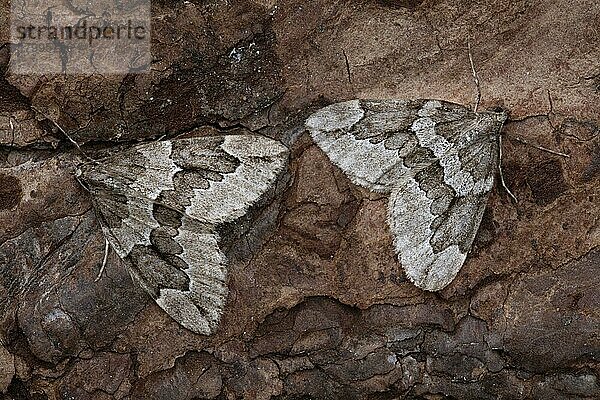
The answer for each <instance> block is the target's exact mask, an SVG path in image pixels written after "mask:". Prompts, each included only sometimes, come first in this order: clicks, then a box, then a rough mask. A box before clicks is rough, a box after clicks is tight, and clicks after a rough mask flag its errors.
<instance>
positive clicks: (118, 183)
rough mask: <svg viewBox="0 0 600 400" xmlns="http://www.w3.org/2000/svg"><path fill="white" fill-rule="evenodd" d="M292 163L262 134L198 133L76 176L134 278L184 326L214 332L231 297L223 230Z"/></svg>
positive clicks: (114, 158) (84, 167)
mask: <svg viewBox="0 0 600 400" xmlns="http://www.w3.org/2000/svg"><path fill="white" fill-rule="evenodd" d="M287 157H288V150H287V148H286V147H285V146H284V145H282V144H281V143H279V142H277V141H275V140H272V139H268V138H265V137H262V136H255V135H226V136H210V137H197V138H189V139H178V140H167V141H158V142H153V143H149V144H142V145H139V146H136V147H133V148H132V149H129V150H127V151H124V152H121V153H118V154H116V155H114V156H111V157H108V158H105V159H103V160H100V161H95V162H89V163H86V164H84V165H82V166H81V167H80V168H79V170H78V171H77V176H78V179H79V180H80V181H81V182H82V184H83V185H84V186H85V187H86V188H87V190H88V191H89V192H90V194H91V200H92V204H93V206H94V209H95V211H96V215H97V217H98V220H99V222H100V226H101V228H102V232H103V233H104V236H105V237H106V239H107V241H108V243H109V244H110V245H111V247H112V248H113V249H114V250H115V252H116V253H117V254H118V255H119V257H120V258H121V259H122V260H123V261H124V262H125V265H126V266H127V268H128V270H129V273H130V275H131V277H132V278H133V280H134V281H136V282H137V283H139V284H140V285H141V287H142V288H144V289H145V290H146V291H147V292H148V293H149V294H150V296H152V298H153V299H154V300H155V301H156V303H157V304H158V305H159V306H160V307H161V308H162V309H163V310H164V311H166V312H167V313H168V314H169V315H170V316H171V317H172V318H173V319H175V320H176V321H177V322H178V323H179V324H181V325H182V326H184V327H185V328H187V329H189V330H191V331H193V332H196V333H200V334H204V335H208V334H211V333H212V332H214V330H215V329H216V327H217V325H218V323H219V320H220V317H221V314H222V313H223V309H224V305H225V302H226V297H227V284H226V279H227V258H226V256H225V255H224V254H223V251H222V250H221V248H220V247H219V246H220V239H221V238H220V236H219V229H220V228H221V227H223V226H224V224H229V223H235V221H237V220H238V219H239V218H241V217H243V216H244V215H245V214H246V213H247V212H248V210H249V208H250V207H251V206H252V205H254V204H255V203H257V201H259V200H260V199H261V198H262V197H263V196H264V195H265V193H266V192H268V191H269V189H270V188H272V187H273V185H274V184H275V183H276V181H277V179H278V176H279V175H280V174H281V172H282V171H283V170H284V167H285V165H286V161H287Z"/></svg>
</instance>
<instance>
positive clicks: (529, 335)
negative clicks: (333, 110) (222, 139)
mask: <svg viewBox="0 0 600 400" xmlns="http://www.w3.org/2000/svg"><path fill="white" fill-rule="evenodd" d="M1 4H2V9H1V11H0V13H1V15H2V18H1V19H0V21H1V22H0V28H1V29H2V33H1V35H2V36H1V37H2V40H1V42H2V43H6V42H7V37H8V31H7V29H8V28H7V23H6V22H5V21H7V19H8V15H9V14H8V9H9V8H8V4H7V1H6V0H2V2H1ZM152 12H153V18H154V20H153V54H154V57H155V59H156V60H159V61H157V63H156V64H155V65H153V71H152V72H151V73H148V74H142V75H132V76H93V77H87V78H81V77H75V76H42V77H39V76H36V77H33V76H14V75H11V74H9V73H8V72H5V69H6V68H5V67H6V65H7V63H8V59H9V55H8V47H7V46H2V47H0V62H1V65H2V66H3V68H2V71H3V77H2V78H1V79H0V144H1V145H2V150H1V151H0V163H1V165H0V167H2V169H1V170H0V307H1V308H2V313H1V320H0V330H1V333H2V335H1V341H0V344H1V345H0V392H2V393H3V394H1V395H0V397H1V398H3V399H102V400H104V399H205V398H206V399H215V398H220V399H234V398H248V399H269V398H282V399H283V398H286V399H287V398H290V399H301V398H315V399H336V398H345V399H352V398H356V399H359V398H366V399H393V398H415V399H419V398H421V399H441V398H456V399H597V398H600V381H599V378H600V363H599V361H600V360H599V359H600V338H599V335H598V331H599V327H600V307H599V304H600V290H599V287H600V247H599V245H600V219H599V215H600V213H599V211H600V139H599V136H598V134H599V127H598V126H599V125H598V124H599V121H600V117H599V114H598V106H597V105H598V104H600V61H599V60H600V38H599V37H598V23H599V21H600V7H599V6H598V4H597V2H596V1H593V0H572V1H566V0H548V1H541V0H538V1H527V0H524V1H508V0H500V1H495V2H484V1H481V2H467V1H458V2H457V1H450V0H439V1H437V0H436V1H419V0H398V1H392V0H389V1H384V0H379V1H377V0H370V1H335V0H326V1H323V0H316V1H310V2H304V1H295V0H293V1H285V2H283V1H281V2H278V1H276V0H262V1H258V0H257V1H255V2H251V1H248V0H240V1H233V2H225V1H208V2H204V1H202V2H201V1H193V2H188V1H186V2H169V1H156V2H154V4H153V10H152ZM467 42H470V45H471V49H472V56H473V60H474V63H475V66H476V68H477V70H478V73H479V77H480V81H481V91H482V99H483V102H482V105H481V107H483V108H487V107H495V106H500V107H502V108H504V109H506V110H508V111H509V112H510V120H509V121H508V123H507V124H506V126H505V129H504V132H505V134H504V140H503V143H502V147H503V159H502V164H503V170H504V174H505V178H506V182H507V185H508V187H510V188H511V189H512V191H513V192H514V193H515V195H516V196H517V198H518V199H519V201H518V203H514V202H512V201H511V200H510V198H509V197H508V195H507V194H506V192H505V191H504V190H503V189H502V187H501V186H500V185H497V186H496V188H495V189H494V191H493V193H492V195H491V198H490V201H489V203H488V206H487V210H486V214H485V216H484V221H483V223H482V225H481V227H480V230H479V233H478V236H477V239H476V242H475V246H474V249H473V251H472V253H471V254H470V256H469V257H468V259H467V262H466V263H465V265H464V266H463V268H462V270H461V271H460V272H459V274H458V277H457V279H456V280H455V281H454V282H453V283H452V284H451V285H450V286H449V287H447V288H446V289H445V290H443V291H441V292H439V293H426V292H423V291H421V290H418V289H417V288H415V287H414V286H413V285H411V284H410V283H409V282H408V281H407V280H406V279H405V277H404V275H403V273H402V269H401V268H400V266H399V265H398V262H397V261H396V258H395V255H394V252H393V248H392V238H391V236H390V233H389V231H388V228H387V226H386V224H385V215H386V210H385V207H386V198H385V197H381V196H377V195H374V194H371V193H367V192H366V191H364V190H362V189H360V188H358V187H356V186H354V185H352V184H351V183H350V182H349V181H348V179H346V178H345V177H344V176H343V174H342V173H341V172H340V171H339V170H338V169H336V168H335V167H333V166H332V165H331V163H330V162H329V160H328V159H327V157H326V156H325V155H324V154H323V153H322V152H321V151H320V150H318V149H317V147H316V146H315V145H314V144H313V143H312V141H311V139H310V137H309V136H308V135H307V134H306V132H305V131H304V130H303V128H302V121H303V120H304V118H305V117H306V116H307V115H308V114H309V113H310V112H311V111H313V110H314V109H316V108H317V107H319V106H323V105H325V104H327V103H330V102H332V101H341V100H345V99H351V98H357V97H360V98H439V99H443V100H448V101H453V102H457V103H461V104H473V103H474V99H475V95H474V93H475V90H474V84H473V78H472V75H471V69H470V66H469V58H468V51H467ZM232 50H235V57H232ZM59 127H60V129H59ZM227 127H229V128H230V127H237V128H240V129H242V128H243V129H248V130H251V131H255V132H259V133H262V134H265V135H268V136H271V137H274V138H277V139H280V140H282V141H283V142H284V143H286V144H288V145H290V146H291V151H292V153H291V157H290V167H289V171H290V176H291V179H289V180H288V186H287V188H286V189H285V190H283V192H282V194H281V195H280V196H279V199H278V200H277V201H278V202H279V203H278V204H279V205H278V206H277V207H273V208H272V209H273V210H275V211H273V212H272V215H271V217H270V218H271V221H270V222H271V224H265V226H268V228H265V229H264V230H265V232H264V235H263V242H262V243H260V244H259V245H257V246H254V247H252V251H251V252H250V253H248V252H243V251H242V252H239V251H238V252H237V253H235V254H233V253H232V254H230V258H231V259H232V262H231V265H230V282H229V287H230V295H229V301H228V305H227V307H226V311H225V315H224V317H223V320H222V322H221V325H220V328H219V330H218V332H217V333H216V334H215V335H213V336H210V337H204V336H198V335H194V334H192V333H191V332H188V331H186V330H185V329H183V328H181V327H180V326H179V325H177V323H175V322H174V321H173V320H171V319H170V318H169V317H168V315H166V314H165V313H164V312H162V311H161V310H160V309H159V308H158V306H157V305H156V304H155V303H154V302H153V301H152V300H151V299H150V298H149V297H148V296H147V295H146V294H145V293H144V292H143V291H142V290H141V289H140V288H139V287H137V286H136V285H135V284H133V283H132V281H131V279H130V278H129V276H128V274H127V272H126V271H125V269H124V268H123V265H122V263H121V261H120V260H119V259H118V257H117V256H116V255H115V254H114V253H111V254H110V258H109V262H108V265H107V267H106V271H105V274H104V276H103V278H102V279H100V280H98V281H95V277H96V275H97V273H98V269H99V267H100V264H101V261H102V257H103V251H104V239H103V238H102V234H101V231H100V230H99V227H98V225H97V221H96V219H95V216H94V213H93V211H92V209H91V206H90V201H89V198H88V197H87V196H88V193H86V192H85V191H84V190H83V189H82V188H81V187H79V185H78V183H77V181H76V180H75V179H74V177H73V175H72V171H73V167H72V161H73V160H74V158H75V155H76V152H75V151H74V149H73V147H72V146H71V145H70V144H69V142H68V141H67V140H66V139H65V137H64V135H63V134H62V133H61V129H62V130H64V131H66V132H68V133H69V134H70V136H71V137H72V138H73V139H74V140H76V141H77V142H79V143H81V144H84V143H86V142H87V143H88V146H87V147H86V146H84V148H85V149H86V150H87V151H89V152H91V153H92V154H94V149H95V148H98V147H100V146H101V147H102V148H104V149H106V148H109V147H114V146H118V145H122V144H123V143H131V142H132V141H133V140H138V139H147V140H149V139H151V138H158V137H160V136H162V135H167V136H168V137H172V136H175V135H177V134H181V133H194V134H195V133H202V132H204V131H206V130H211V131H214V130H221V129H225V128H227ZM523 140H524V141H527V142H529V143H534V144H536V145H538V146H543V147H545V148H549V149H553V150H555V151H560V152H563V153H566V154H568V155H569V157H568V158H567V157H562V156H558V155H554V154H552V153H549V152H547V151H542V150H539V149H537V148H535V147H533V146H531V145H527V144H524V143H523V142H522V141H523ZM232 248H235V246H232Z"/></svg>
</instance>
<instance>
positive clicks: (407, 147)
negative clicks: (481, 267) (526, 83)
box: [306, 100, 506, 290]
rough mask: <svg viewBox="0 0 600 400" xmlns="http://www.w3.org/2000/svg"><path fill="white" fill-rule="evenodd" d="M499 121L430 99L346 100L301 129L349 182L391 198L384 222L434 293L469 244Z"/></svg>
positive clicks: (414, 273) (415, 275) (404, 259)
mask: <svg viewBox="0 0 600 400" xmlns="http://www.w3.org/2000/svg"><path fill="white" fill-rule="evenodd" d="M505 118H506V116H505V115H504V114H503V113H485V112H484V113H473V112H471V111H470V110H468V109H467V108H465V107H463V106H460V105H457V104H453V103H448V102H442V101H437V100H407V101H402V100H383V101H364V100H352V101H348V102H343V103H337V104H333V105H330V106H328V107H325V108H323V109H321V110H319V111H317V112H316V113H314V114H313V115H312V116H310V117H309V118H308V120H307V122H306V126H307V127H308V129H309V131H310V132H311V135H312V137H313V139H314V140H315V142H316V143H317V145H318V146H319V147H320V148H321V149H322V150H323V151H324V152H325V153H326V154H327V155H328V157H329V158H330V159H331V161H332V162H333V163H334V164H335V165H337V166H338V167H340V169H342V171H344V172H345V173H346V175H347V176H348V177H349V178H350V179H351V180H352V181H353V182H354V183H356V184H359V185H361V186H364V187H367V188H369V189H371V190H376V191H383V192H387V193H390V201H389V205H388V223H389V225H390V228H391V231H392V233H393V235H394V244H395V248H396V252H397V254H398V256H399V258H400V261H401V264H402V266H403V268H404V269H405V271H406V274H407V276H408V277H409V278H410V279H411V280H412V281H413V282H414V283H415V284H416V285H417V286H419V287H421V288H423V289H426V290H440V289H442V288H443V287H445V286H446V285H447V284H449V283H450V282H451V281H452V280H453V279H454V277H455V276H456V274H457V272H458V270H459V269H460V267H461V266H462V264H463V263H464V260H465V258H466V255H467V253H468V252H469V250H470V248H471V246H472V243H473V240H474V237H475V234H476V232H477V229H478V227H479V224H480V222H481V218H482V216H483V212H484V210H485V205H486V202H487V197H488V193H489V191H490V190H491V187H492V185H493V175H494V172H495V167H496V163H497V151H498V147H497V143H498V142H497V135H498V133H499V131H500V128H501V126H502V123H503V122H504V120H505Z"/></svg>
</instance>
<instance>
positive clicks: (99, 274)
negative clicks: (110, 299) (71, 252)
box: [94, 236, 110, 282]
mask: <svg viewBox="0 0 600 400" xmlns="http://www.w3.org/2000/svg"><path fill="white" fill-rule="evenodd" d="M109 251H110V246H109V245H108V239H107V238H106V236H105V237H104V258H103V259H102V266H101V267H100V271H99V272H98V276H96V279H94V282H98V281H99V280H100V278H102V274H103V273H104V269H105V268H106V262H107V261H108V252H109Z"/></svg>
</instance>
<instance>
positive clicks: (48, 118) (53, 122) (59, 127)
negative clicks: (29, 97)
mask: <svg viewBox="0 0 600 400" xmlns="http://www.w3.org/2000/svg"><path fill="white" fill-rule="evenodd" d="M31 108H32V109H33V110H34V111H35V112H37V113H38V114H40V115H42V116H43V117H44V118H46V119H47V120H48V121H50V122H52V124H53V125H54V126H56V128H57V129H58V130H59V131H60V132H61V133H62V134H63V135H64V137H66V138H67V140H68V141H69V142H71V144H73V145H74V146H75V148H76V149H77V150H78V151H79V153H81V155H82V156H83V157H85V158H86V159H87V160H88V161H96V160H94V159H93V158H91V157H90V156H88V155H87V154H85V152H84V151H83V150H82V149H81V146H79V143H77V142H76V141H75V140H73V138H71V136H69V134H68V133H67V132H66V131H65V130H64V129H63V128H62V127H61V126H60V125H59V124H58V123H57V122H56V121H54V120H53V119H52V118H50V117H48V116H47V115H46V114H44V113H43V112H42V111H41V110H39V109H38V108H36V107H33V106H32V107H31Z"/></svg>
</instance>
